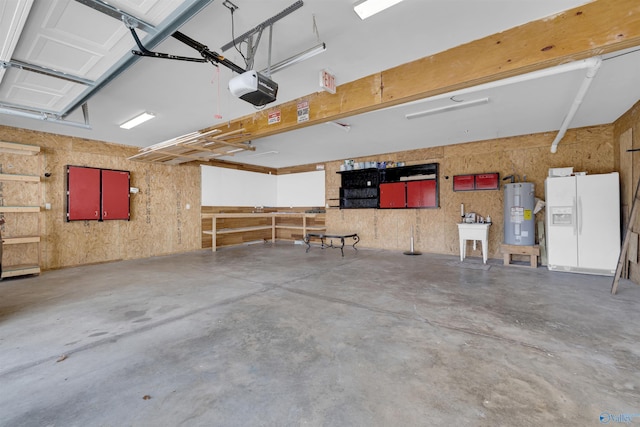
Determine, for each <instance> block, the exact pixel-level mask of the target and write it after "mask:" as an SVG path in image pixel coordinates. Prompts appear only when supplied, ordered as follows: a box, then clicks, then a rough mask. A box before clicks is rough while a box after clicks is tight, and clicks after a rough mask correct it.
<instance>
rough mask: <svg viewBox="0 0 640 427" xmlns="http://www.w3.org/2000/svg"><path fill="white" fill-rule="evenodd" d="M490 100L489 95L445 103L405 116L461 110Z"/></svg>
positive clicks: (410, 117) (421, 115)
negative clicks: (441, 105) (454, 102)
mask: <svg viewBox="0 0 640 427" xmlns="http://www.w3.org/2000/svg"><path fill="white" fill-rule="evenodd" d="M488 102H489V98H488V97H487V98H480V99H474V100H473V101H466V102H457V103H456V104H452V105H445V106H444V107H437V108H433V109H431V110H425V111H418V112H417V113H410V114H407V115H405V118H407V119H416V118H418V117H424V116H430V115H432V114H439V113H445V112H447V111H454V110H460V109H463V108H467V107H474V106H476V105H481V104H487V103H488Z"/></svg>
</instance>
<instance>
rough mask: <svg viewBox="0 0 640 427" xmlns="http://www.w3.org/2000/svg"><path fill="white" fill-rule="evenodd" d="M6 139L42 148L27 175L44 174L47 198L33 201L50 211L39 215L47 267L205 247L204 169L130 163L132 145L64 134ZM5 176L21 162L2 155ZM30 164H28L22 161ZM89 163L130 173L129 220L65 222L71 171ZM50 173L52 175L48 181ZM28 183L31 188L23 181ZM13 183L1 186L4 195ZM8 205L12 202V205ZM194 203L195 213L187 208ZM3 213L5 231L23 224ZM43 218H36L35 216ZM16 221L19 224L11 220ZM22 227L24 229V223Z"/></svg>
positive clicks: (2, 133) (1, 131)
mask: <svg viewBox="0 0 640 427" xmlns="http://www.w3.org/2000/svg"><path fill="white" fill-rule="evenodd" d="M0 140H3V141H7V142H17V143H23V144H31V145H38V146H40V147H41V148H42V151H41V154H40V155H39V156H38V158H39V160H38V164H37V168H38V169H37V170H33V165H30V166H29V167H28V168H25V169H29V170H24V173H29V174H37V175H40V176H41V177H42V181H41V184H40V187H41V194H40V195H39V197H37V200H36V201H35V202H36V203H37V204H38V205H40V206H43V207H44V205H45V203H50V204H51V209H50V210H44V209H43V210H42V212H41V213H40V214H39V217H40V218H39V219H40V221H39V228H40V235H41V236H42V242H41V244H40V258H41V267H42V268H43V269H54V268H60V267H67V266H76V265H82V264H91V263H98V262H106V261H114V260H123V259H133V258H145V257H150V256H156V255H164V254H170V253H177V252H185V251H191V250H196V249H199V248H200V168H199V166H197V165H194V166H188V165H187V166H165V165H157V164H149V163H142V162H133V161H129V160H127V157H129V156H131V155H133V154H135V153H136V152H137V149H136V148H134V147H128V146H122V145H117V144H108V143H103V142H98V141H90V140H84V139H80V138H71V137H66V136H61V135H54V134H47V133H41V132H34V131H26V130H22V129H15V128H10V127H0ZM0 156H1V157H0V159H1V160H0V163H1V164H2V166H3V169H4V171H5V173H20V172H17V171H15V168H12V167H11V166H16V165H18V164H19V163H17V161H16V160H15V159H16V157H23V158H24V157H26V156H7V155H4V154H0ZM23 161H24V160H23ZM67 165H75V166H87V167H96V168H104V169H117V170H127V171H130V172H131V186H132V187H137V188H139V189H140V192H139V193H137V194H131V199H130V207H131V220H130V221H104V222H98V221H73V222H66V219H65V215H66V166H67ZM45 172H48V173H51V176H50V177H49V178H45V177H44V174H45ZM23 185H26V184H23ZM8 188H9V185H7V184H5V185H4V186H3V189H4V194H3V197H4V198H5V200H7V201H8V198H9V197H10V196H11V197H13V196H14V195H10V194H9V193H8V191H9V190H8ZM7 204H8V203H7ZM187 205H189V209H187ZM14 215H23V216H25V215H26V214H5V217H6V218H7V224H6V225H5V226H4V230H3V232H4V234H5V235H7V234H11V233H13V231H14V230H13V228H14V227H17V226H18V223H17V222H15V221H18V220H20V221H21V220H22V217H20V218H19V219H18V217H16V218H14V219H10V218H9V217H10V216H14ZM36 215H38V214H36ZM12 221H14V222H12ZM20 226H22V224H20Z"/></svg>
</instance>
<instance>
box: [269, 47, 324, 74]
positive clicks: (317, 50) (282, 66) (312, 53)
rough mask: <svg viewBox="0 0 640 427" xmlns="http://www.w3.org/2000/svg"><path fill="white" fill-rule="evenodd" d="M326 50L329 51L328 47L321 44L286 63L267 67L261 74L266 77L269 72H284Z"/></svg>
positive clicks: (281, 62)
mask: <svg viewBox="0 0 640 427" xmlns="http://www.w3.org/2000/svg"><path fill="white" fill-rule="evenodd" d="M325 50H327V45H326V44H324V43H320V44H318V45H316V46H314V47H312V48H311V49H307V50H305V51H303V52H300V53H299V54H297V55H293V56H292V57H291V58H287V59H285V60H284V61H280V62H278V63H277V64H274V65H272V66H271V67H267V68H265V69H264V70H262V71H260V73H261V74H265V75H269V72H271V74H273V73H276V72H278V71H280V70H284V69H285V68H287V67H289V66H291V65H293V64H297V63H298V62H302V61H305V60H307V59H309V58H311V57H314V56H316V55H318V54H319V53H322V52H324V51H325Z"/></svg>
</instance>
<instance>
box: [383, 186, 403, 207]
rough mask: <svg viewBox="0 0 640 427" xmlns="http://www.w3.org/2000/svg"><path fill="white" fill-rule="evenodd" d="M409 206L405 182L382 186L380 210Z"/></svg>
mask: <svg viewBox="0 0 640 427" xmlns="http://www.w3.org/2000/svg"><path fill="white" fill-rule="evenodd" d="M406 204H407V188H406V185H405V183H404V182H390V183H385V184H380V208H381V209H393V208H404V207H405V206H406Z"/></svg>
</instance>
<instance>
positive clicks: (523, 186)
mask: <svg viewBox="0 0 640 427" xmlns="http://www.w3.org/2000/svg"><path fill="white" fill-rule="evenodd" d="M534 189H535V188H534V185H533V183H531V182H518V183H512V184H505V185H504V243H506V244H507V245H521V246H533V245H535V234H536V233H535V215H534V214H533V208H534V205H535V194H534V193H535V192H534Z"/></svg>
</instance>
